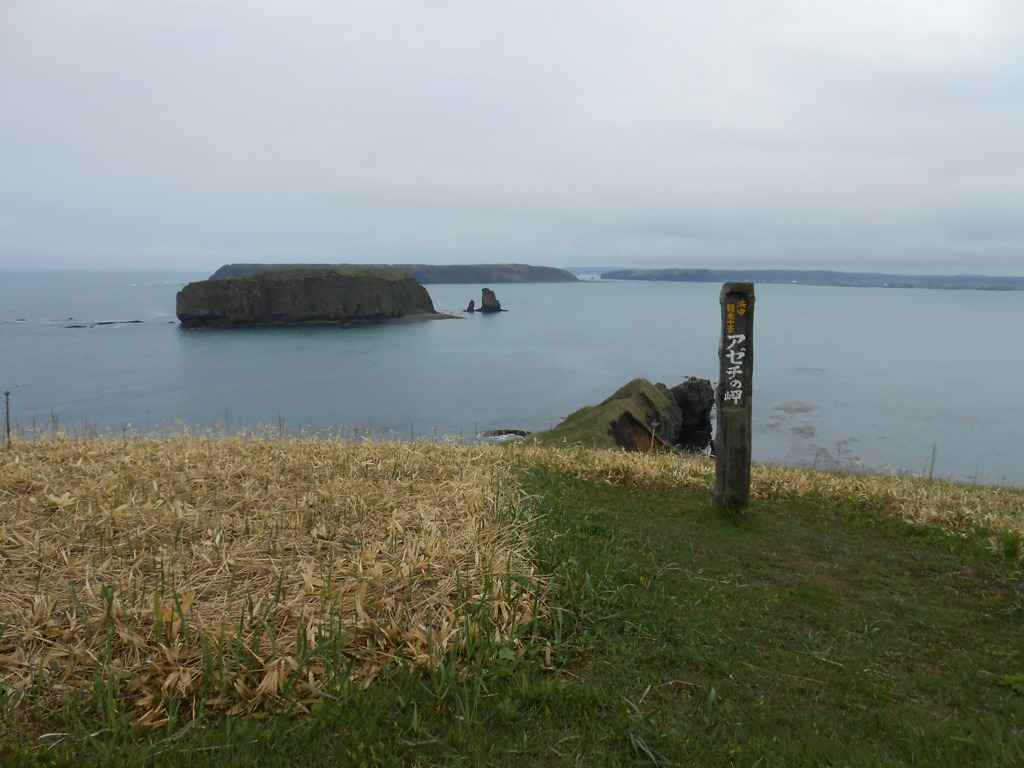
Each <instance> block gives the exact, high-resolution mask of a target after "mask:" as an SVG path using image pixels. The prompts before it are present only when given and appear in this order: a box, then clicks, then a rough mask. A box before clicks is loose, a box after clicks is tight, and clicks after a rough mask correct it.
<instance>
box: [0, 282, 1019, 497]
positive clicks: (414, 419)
mask: <svg viewBox="0 0 1024 768" xmlns="http://www.w3.org/2000/svg"><path fill="white" fill-rule="evenodd" d="M205 277H207V275H205V274H153V273H147V274H136V275H131V274H107V273H92V274H74V275H72V274H46V275H42V274H20V273H8V274H4V275H0V390H10V391H11V418H12V420H13V421H14V422H16V424H17V425H18V426H20V427H21V428H23V429H26V430H27V429H31V428H33V427H36V428H44V429H51V428H52V427H53V426H54V425H55V424H56V425H59V427H60V428H63V429H68V430H106V429H113V430H120V429H123V428H125V427H126V425H131V428H133V429H135V430H139V431H147V430H156V429H180V428H181V426H182V425H187V426H191V427H199V428H213V429H217V430H223V429H225V428H227V429H232V430H233V429H238V428H242V427H244V428H249V427H252V426H256V425H269V426H272V427H280V426H287V427H288V428H289V429H291V430H293V431H299V430H302V429H315V430H327V431H345V432H347V433H348V434H350V435H351V434H354V433H359V434H365V433H373V434H377V435H389V436H393V437H399V438H402V439H410V438H421V437H431V436H441V435H452V436H458V437H461V438H462V439H465V440H467V441H468V440H472V439H474V436H475V435H476V434H478V433H479V432H481V431H484V430H490V429H513V428H514V429H527V430H531V431H535V430H541V429H546V428H549V427H552V426H554V425H555V424H557V423H558V422H559V421H560V420H561V419H562V418H564V417H565V416H566V415H568V414H569V413H571V412H572V411H574V410H576V409H577V408H579V407H581V406H583V405H587V404H593V403H596V402H599V401H600V400H603V399H604V398H605V397H607V396H608V395H609V394H611V393H612V392H614V391H615V390H616V389H618V388H619V387H620V386H621V385H622V384H624V383H626V382H627V381H629V380H630V379H632V378H635V377H638V376H643V377H645V378H648V379H651V380H652V381H661V382H664V383H666V384H668V385H670V386H671V385H674V384H677V383H679V382H680V381H682V380H683V379H685V378H686V377H687V376H700V377H702V378H707V379H711V380H712V381H714V380H715V378H716V376H717V366H718V364H717V343H718V333H719V327H718V317H719V307H718V292H719V288H720V286H718V285H711V284H699V283H655V282H649V283H641V282H603V281H594V282H590V281H587V282H581V283H578V284H554V285H495V286H491V287H492V288H494V289H495V291H496V292H497V295H498V298H499V299H500V300H501V302H502V304H503V306H505V307H506V308H507V309H508V310H509V311H508V312H504V313H501V314H500V315H497V316H493V315H491V316H484V315H479V314H477V315H471V316H465V317H464V319H459V320H437V321H430V322H420V323H408V324H394V325H377V326H364V327H356V328H353V329H350V330H342V329H337V328H306V329H286V328H281V329H259V330H236V331H185V330H182V329H180V328H179V327H178V325H177V322H176V319H175V317H174V297H175V294H176V293H177V291H178V290H180V288H181V286H182V285H183V284H185V283H186V282H189V281H191V280H200V279H204V278H205ZM480 287H482V286H466V285H432V286H428V290H429V291H430V294H431V296H432V297H433V300H434V304H435V306H436V307H437V308H438V310H439V311H448V312H452V313H453V314H461V310H462V309H464V308H465V306H466V305H467V304H468V303H469V300H470V299H475V300H476V301H477V302H479V300H480ZM755 317H756V349H755V371H754V402H755V415H754V422H755V423H754V428H755V442H754V454H755V459H756V460H758V461H764V462H772V463H785V464H791V465H800V466H805V465H806V466H819V467H840V468H863V469H871V470H876V471H908V472H912V473H926V474H927V473H932V474H934V476H936V477H946V478H951V479H955V480H971V481H973V480H977V481H980V482H996V483H1001V484H1007V485H1019V484H1021V483H1022V482H1024V469H1022V466H1021V449H1020V446H1019V436H1020V433H1021V430H1020V425H1021V422H1022V416H1024V396H1022V394H1021V391H1022V389H1021V386H1020V381H1021V380H1022V379H1024V358H1022V356H1021V354H1020V352H1019V350H1017V349H1016V348H1015V347H1013V346H1011V340H1012V339H1013V336H1014V332H1015V330H1016V329H1017V328H1020V327H1021V326H1022V324H1024V293H1017V292H988V291H939V290H903V289H881V288H879V289H873V288H828V287H815V286H796V285H759V286H757V304H756V315H755ZM135 320H139V321H142V322H139V323H130V324H127V323H126V324H114V325H99V324H97V323H104V322H118V321H121V322H123V321H135ZM73 325H79V326H84V327H77V328H75V327H69V326H73Z"/></svg>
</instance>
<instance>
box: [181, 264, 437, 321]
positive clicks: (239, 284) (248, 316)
mask: <svg viewBox="0 0 1024 768" xmlns="http://www.w3.org/2000/svg"><path fill="white" fill-rule="evenodd" d="M177 315H178V320H179V321H180V322H181V325H182V327H183V328H252V327H272V326H302V325H339V326H347V325H352V324H355V323H370V322H381V321H385V320H397V319H401V318H407V319H410V318H419V317H423V318H432V317H447V315H439V314H437V313H436V312H435V311H434V303H433V301H432V300H431V298H430V294H429V293H427V289H426V288H424V287H423V286H422V285H420V284H419V283H418V282H417V281H416V279H415V278H414V277H413V276H412V275H409V274H407V273H404V272H399V271H397V270H358V269H290V270H281V271H275V272H263V273H258V274H254V275H249V276H246V277H236V278H229V279H223V280H201V281H199V282H196V283H189V284H188V285H186V286H185V287H184V288H182V290H181V291H180V292H179V293H178V296H177Z"/></svg>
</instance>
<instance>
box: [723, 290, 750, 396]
mask: <svg viewBox="0 0 1024 768" xmlns="http://www.w3.org/2000/svg"><path fill="white" fill-rule="evenodd" d="M745 314H747V302H746V300H744V299H740V300H739V301H737V302H730V303H729V304H726V305H725V331H726V336H725V349H724V353H725V360H726V361H727V363H728V367H727V368H726V369H725V375H726V382H725V383H726V389H725V392H724V393H723V400H724V401H725V402H726V403H732V404H734V405H740V404H741V403H742V402H743V370H744V358H745V357H746V356H747V351H746V346H745V342H746V340H747V337H746V335H745V334H742V333H736V318H737V317H742V316H743V315H745Z"/></svg>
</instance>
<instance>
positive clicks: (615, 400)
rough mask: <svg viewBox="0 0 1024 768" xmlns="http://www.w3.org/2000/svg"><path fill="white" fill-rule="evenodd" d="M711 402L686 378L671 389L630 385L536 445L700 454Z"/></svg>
mask: <svg viewBox="0 0 1024 768" xmlns="http://www.w3.org/2000/svg"><path fill="white" fill-rule="evenodd" d="M709 392H710V395H709V394H708V393H709ZM680 400H682V401H683V404H681V403H680ZM714 400H715V398H714V390H713V388H712V387H711V382H709V381H707V380H706V379H694V378H690V379H687V380H686V381H685V382H683V383H682V384H680V385H679V386H678V387H674V388H673V389H669V388H668V387H666V386H665V385H664V384H652V383H651V382H649V381H647V379H634V380H633V381H631V382H629V384H627V385H626V386H624V387H622V388H621V389H620V390H619V391H618V392H616V393H615V394H614V395H612V396H611V397H609V398H608V399H606V400H605V401H604V402H602V403H600V404H599V405H593V406H587V407H585V408H581V409H580V410H578V411H576V412H575V413H573V414H571V415H570V416H569V417H568V418H566V419H565V421H563V422H562V423H561V424H559V425H558V426H557V427H555V428H554V429H552V430H550V431H548V432H541V433H539V434H538V435H536V439H537V440H538V442H541V443H546V444H554V443H561V444H565V443H570V444H572V443H579V444H582V445H587V446H591V447H595V448H613V447H619V448H624V449H626V450H627V451H643V452H648V453H650V452H653V453H664V452H668V451H672V450H677V449H682V450H686V451H691V452H702V451H705V450H706V449H707V447H708V445H709V444H710V442H711V428H710V426H711V409H712V407H713V406H714Z"/></svg>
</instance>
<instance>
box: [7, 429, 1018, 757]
mask: <svg viewBox="0 0 1024 768" xmlns="http://www.w3.org/2000/svg"><path fill="white" fill-rule="evenodd" d="M713 473H714V468H713V465H712V464H711V463H710V462H708V461H706V460H701V459H692V458H684V457H680V456H650V455H642V454H627V453H623V452H615V451H594V450H583V449H573V448H561V449H555V448H540V447H533V446H501V447H480V446H454V445H436V444H432V443H414V444H400V443H375V442H364V443H357V444H351V443H334V442H330V441H312V440H309V441H306V440H285V441H275V440H259V439H243V438H202V437H180V438H171V439H163V440H156V439H148V438H133V437H122V438H117V439H114V438H110V439H60V438H46V439H41V440H38V441H15V442H14V443H13V444H12V445H11V446H10V447H9V448H8V449H6V450H4V449H2V448H0V764H2V765H4V766H20V765H40V766H42V765H71V764H74V765H76V766H90V765H97V766H99V765H154V766H159V765H167V766H186V765H194V766H206V765H210V766H213V765H217V766H224V765H229V766H231V765H280V766H288V765H325V766H326V765H423V766H428V765H508V766H534V765H535V766H548V765H587V766H593V765H601V766H603V765H608V766H612V765H643V764H647V765H736V766H755V765H759V766H800V765H808V766H812V765H813V766H819V765H834V766H886V765H892V766H897V765H927V766H943V765H948V766H963V765H971V766H986V765H991V766H1003V765H1005V766H1011V765H1020V764H1024V642H1022V639H1024V592H1022V586H1024V571H1022V559H1021V558H1022V552H1021V536H1022V534H1024V493H1021V492H1019V491H1013V490H1006V489H998V488H981V487H974V486H959V485H953V484H948V483H942V482H933V481H928V480H923V479H918V478H898V477H878V476H867V475H844V474H830V473H822V472H812V471H799V470H792V469H784V468H777V467H757V468H755V472H754V486H753V499H754V501H753V503H752V505H751V506H750V508H748V509H747V510H745V511H743V512H730V513H726V514H722V513H719V512H716V511H714V510H712V508H711V503H710V488H711V484H712V481H713Z"/></svg>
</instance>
